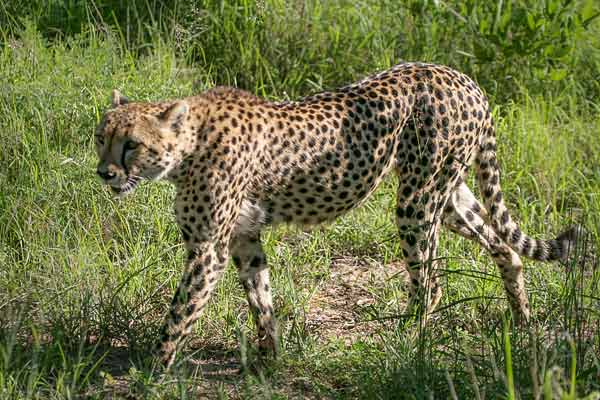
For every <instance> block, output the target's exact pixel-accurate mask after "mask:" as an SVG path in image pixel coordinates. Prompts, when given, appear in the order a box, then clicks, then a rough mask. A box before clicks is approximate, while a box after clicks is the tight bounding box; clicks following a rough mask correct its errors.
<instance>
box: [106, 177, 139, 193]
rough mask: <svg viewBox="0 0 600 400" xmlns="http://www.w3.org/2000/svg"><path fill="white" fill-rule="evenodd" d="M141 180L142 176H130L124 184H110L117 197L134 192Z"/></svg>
mask: <svg viewBox="0 0 600 400" xmlns="http://www.w3.org/2000/svg"><path fill="white" fill-rule="evenodd" d="M140 181H141V178H136V177H132V176H130V177H129V178H127V182H125V184H124V185H121V186H110V190H111V191H112V192H113V193H114V194H115V195H116V196H117V197H125V196H127V195H128V194H130V193H131V192H133V190H134V189H135V188H136V187H137V185H138V184H139V183H140Z"/></svg>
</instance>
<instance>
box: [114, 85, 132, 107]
mask: <svg viewBox="0 0 600 400" xmlns="http://www.w3.org/2000/svg"><path fill="white" fill-rule="evenodd" d="M127 103H129V100H128V99H127V97H125V96H123V95H122V94H121V92H119V91H118V90H117V89H113V91H112V108H116V107H119V106H122V105H124V104H127Z"/></svg>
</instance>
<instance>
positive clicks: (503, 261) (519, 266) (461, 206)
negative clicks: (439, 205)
mask: <svg viewBox="0 0 600 400" xmlns="http://www.w3.org/2000/svg"><path fill="white" fill-rule="evenodd" d="M487 218H488V215H487V212H486V210H485V208H484V207H483V205H482V204H481V203H480V202H479V200H477V198H476V197H475V196H474V195H473V193H472V192H471V190H470V189H469V188H468V186H467V185H466V184H465V183H461V184H460V185H458V187H457V189H456V190H455V191H454V192H453V193H452V196H451V197H450V201H449V203H448V205H447V207H446V208H445V210H444V219H443V221H444V226H445V227H446V228H448V229H450V230H451V231H453V232H455V233H458V234H459V235H461V236H463V237H465V238H467V239H470V240H472V241H474V242H476V243H478V244H479V245H481V246H482V247H483V248H485V249H486V250H487V251H488V252H489V253H490V255H491V256H492V258H493V259H494V261H495V263H496V265H498V268H499V269H500V274H501V276H502V280H503V282H504V288H505V290H506V294H507V296H508V300H509V303H510V305H511V309H512V313H513V319H514V321H515V323H526V322H528V321H529V316H530V309H529V301H528V299H527V292H526V290H525V281H524V278H523V263H522V262H521V259H520V257H519V255H518V254H517V253H516V252H515V251H514V250H513V249H512V248H511V247H510V246H509V245H508V244H507V243H506V242H504V241H503V240H502V239H501V238H500V236H499V235H498V233H497V232H496V231H495V230H494V228H493V227H492V226H491V225H490V224H489V223H488V222H486V221H487Z"/></svg>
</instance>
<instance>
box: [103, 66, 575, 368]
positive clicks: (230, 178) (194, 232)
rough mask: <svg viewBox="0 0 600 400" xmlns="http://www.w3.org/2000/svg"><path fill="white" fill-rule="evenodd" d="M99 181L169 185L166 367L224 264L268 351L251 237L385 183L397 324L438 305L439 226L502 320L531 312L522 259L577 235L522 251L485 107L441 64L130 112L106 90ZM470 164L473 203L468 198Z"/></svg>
mask: <svg viewBox="0 0 600 400" xmlns="http://www.w3.org/2000/svg"><path fill="white" fill-rule="evenodd" d="M95 137H96V150H97V154H98V157H99V164H98V166H97V174H98V175H99V176H100V178H101V179H102V180H103V181H104V183H105V184H107V185H108V186H109V187H110V189H111V190H112V192H114V194H115V195H117V196H124V195H126V194H128V193H130V192H132V191H133V190H134V189H135V187H136V186H137V185H138V184H139V182H140V181H141V180H142V179H147V180H159V179H166V180H168V181H170V182H171V183H173V184H174V186H175V188H176V197H175V215H176V220H177V223H178V225H179V228H180V230H181V234H182V236H183V240H184V242H185V247H186V250H187V263H186V266H185V268H184V271H183V276H182V279H181V282H180V283H179V286H178V288H177V290H176V292H175V294H174V296H173V300H172V303H171V306H170V311H169V312H168V314H167V316H166V318H165V323H164V325H163V329H162V332H161V338H160V341H159V344H158V348H157V350H156V351H157V353H158V357H159V358H160V360H161V361H162V362H163V363H164V365H166V366H167V367H169V366H170V365H171V364H172V363H173V360H174V357H175V353H176V349H177V346H178V344H179V343H180V342H181V340H182V339H183V338H184V337H185V336H186V335H188V334H189V333H190V331H191V329H192V327H193V324H194V322H195V321H196V320H197V319H198V317H199V314H200V312H201V310H202V309H203V307H204V306H205V305H206V303H207V301H208V299H209V297H210V295H211V292H212V291H213V289H214V288H215V285H216V284H217V282H218V281H219V278H220V277H221V276H222V275H223V271H224V269H225V267H226V265H227V264H228V260H229V258H230V257H231V258H232V260H233V263H234V265H235V267H236V268H237V271H238V273H239V280H240V282H241V284H242V286H243V288H244V290H245V292H246V295H247V300H248V304H249V308H250V310H251V314H252V315H253V318H254V321H255V323H256V327H257V331H258V348H259V350H261V351H266V352H268V353H271V352H276V351H277V347H278V341H277V327H276V320H275V318H274V315H273V314H274V310H273V303H272V299H271V287H270V282H269V269H268V265H267V258H266V256H265V253H264V251H263V248H262V246H261V231H262V230H263V228H264V227H266V226H269V225H275V224H278V223H294V224H300V225H313V224H320V223H324V222H328V221H332V220H334V219H335V218H337V217H339V216H340V215H342V214H344V213H346V212H348V211H349V210H351V209H353V208H355V207H357V206H359V205H360V204H361V203H363V202H364V201H365V200H366V199H367V198H368V197H369V195H370V194H371V193H373V191H374V190H375V189H376V188H377V186H378V185H379V183H380V182H381V181H382V179H384V177H385V176H386V175H388V173H389V172H390V171H394V172H395V173H396V174H397V176H398V187H397V199H396V206H395V219H396V222H397V226H398V238H399V239H398V240H399V241H400V244H401V248H402V252H403V256H404V260H405V262H406V265H407V272H408V275H409V278H410V279H409V284H408V286H409V301H408V310H409V312H412V313H415V314H417V315H425V314H427V313H430V312H431V311H432V310H433V309H434V308H435V307H436V305H437V304H438V302H439V301H440V297H441V287H440V285H439V283H438V276H437V275H436V268H438V267H439V265H438V264H439V260H438V259H437V253H436V251H437V246H438V238H439V233H440V228H441V227H442V226H443V227H445V228H447V229H448V230H450V231H452V232H455V233H457V234H459V235H461V236H463V237H466V238H468V239H471V240H473V241H474V242H476V243H479V245H481V246H482V247H483V248H485V249H486V250H487V251H488V252H489V254H490V255H491V257H492V258H493V260H494V261H495V263H496V264H497V265H498V268H499V270H500V274H501V277H502V279H503V282H504V287H505V290H506V294H507V297H508V300H509V303H510V305H511V309H512V313H513V316H514V318H515V319H516V320H519V321H525V322H526V321H528V319H529V317H530V309H529V304H528V299H527V294H526V290H525V285H524V279H523V272H522V269H523V264H522V262H521V259H520V256H524V257H528V258H531V259H535V260H540V261H551V260H563V261H564V260H566V258H567V255H568V253H569V249H570V248H572V246H574V243H575V241H576V240H577V237H578V236H579V234H580V233H581V228H580V227H578V226H575V227H572V228H569V229H567V230H566V231H564V232H563V233H562V234H560V235H559V236H558V237H557V238H556V239H554V240H540V239H533V238H531V237H530V236H528V235H526V234H525V233H524V232H523V231H522V230H520V229H519V227H518V225H517V223H516V222H515V220H514V219H513V218H512V217H511V215H510V214H509V211H508V209H507V207H506V204H505V202H504V199H503V195H502V192H501V189H500V171H499V167H498V161H497V158H496V137H495V130H494V123H493V120H492V116H491V114H490V107H489V104H488V100H487V99H486V96H485V95H484V93H483V92H482V90H481V89H480V88H479V87H478V86H477V84H476V83H475V82H474V81H473V80H471V79H470V78H469V77H468V76H466V75H464V74H462V73H460V72H458V71H456V70H454V69H451V68H449V67H446V66H441V65H433V64H424V63H402V64H399V65H396V66H394V67H392V68H391V69H389V70H386V71H383V72H380V73H377V74H374V75H371V76H369V77H367V78H365V79H363V80H361V81H359V82H357V83H353V84H349V85H347V86H344V87H341V88H339V89H337V90H333V91H326V92H322V93H318V94H315V95H312V96H309V97H305V98H302V99H300V100H298V101H285V102H271V101H268V100H266V99H263V98H260V97H257V96H254V95H252V94H250V93H248V92H245V91H242V90H239V89H235V88H229V87H216V88H213V89H210V90H208V91H206V92H204V93H202V94H200V95H197V96H193V97H188V98H185V99H181V100H174V101H166V102H156V103H142V102H129V101H128V100H127V98H125V97H124V96H122V95H121V94H120V93H119V92H118V91H117V90H114V91H113V93H112V106H111V107H110V108H109V109H108V110H107V111H106V113H105V115H104V116H103V118H102V120H101V122H100V124H99V126H98V128H97V130H96V135H95ZM472 164H474V165H475V170H476V172H475V173H476V177H477V182H478V185H479V191H480V193H481V195H482V197H483V200H484V201H483V203H482V202H480V201H479V200H478V199H477V198H476V196H475V195H474V194H473V192H472V191H471V190H470V189H469V187H468V186H467V185H466V182H465V177H466V173H467V170H468V168H469V166H470V165H472Z"/></svg>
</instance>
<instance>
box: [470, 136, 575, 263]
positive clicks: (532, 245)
mask: <svg viewBox="0 0 600 400" xmlns="http://www.w3.org/2000/svg"><path fill="white" fill-rule="evenodd" d="M475 164H476V168H477V181H478V183H479V189H480V191H481V194H482V195H483V198H484V200H485V207H486V209H487V211H488V212H489V214H490V215H489V220H490V222H491V224H492V226H493V228H494V230H495V231H496V232H497V233H498V235H499V236H500V237H501V238H502V239H504V241H506V243H507V244H508V245H509V246H510V247H511V248H512V249H513V250H514V251H516V252H517V253H518V254H519V255H521V256H524V257H528V258H532V259H534V260H539V261H554V260H561V261H567V259H568V257H569V255H570V254H572V253H574V252H575V244H576V242H577V241H578V240H579V239H580V238H581V237H582V236H583V235H584V234H585V231H584V229H583V228H582V227H581V226H577V225H576V226H573V227H570V228H569V229H567V230H566V231H564V232H563V233H561V234H560V235H558V237H557V238H556V239H552V240H541V239H534V238H532V237H530V236H528V235H527V234H525V233H524V232H522V231H521V229H519V226H518V225H517V223H516V222H515V221H514V220H513V219H512V218H511V216H510V213H509V212H508V209H507V207H506V204H505V203H504V199H503V196H502V190H501V189H500V169H499V166H498V161H497V158H496V134H495V131H494V129H493V128H490V129H489V130H488V132H487V134H486V135H485V136H484V138H483V139H482V143H481V147H480V149H479V154H478V155H477V158H476V161H475Z"/></svg>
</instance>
